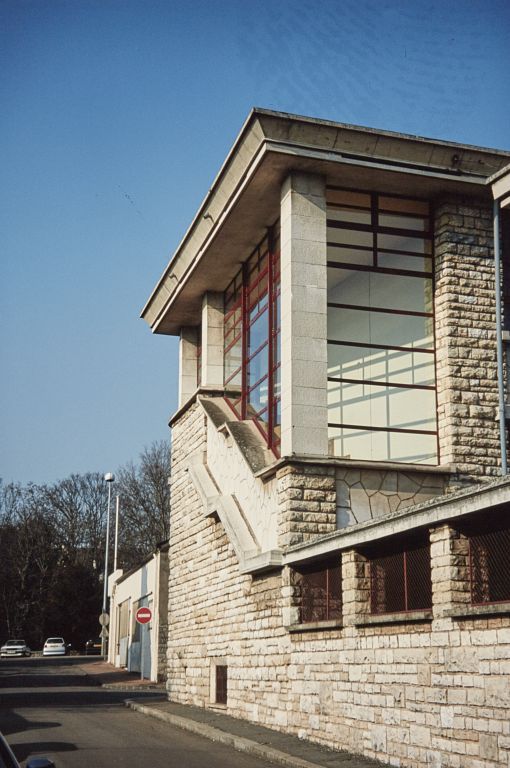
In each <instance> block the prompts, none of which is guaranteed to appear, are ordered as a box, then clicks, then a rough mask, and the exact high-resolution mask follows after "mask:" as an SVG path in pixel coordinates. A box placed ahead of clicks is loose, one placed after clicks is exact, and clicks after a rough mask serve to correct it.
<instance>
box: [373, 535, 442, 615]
mask: <svg viewBox="0 0 510 768" xmlns="http://www.w3.org/2000/svg"><path fill="white" fill-rule="evenodd" d="M369 562H370V607H371V612H372V613H373V614H384V613H402V612H408V611H409V612H410V611H419V610H427V609H429V608H431V606H432V583H431V578H430V544H429V542H428V538H425V537H423V538H422V539H414V540H407V541H404V540H400V541H397V542H392V543H389V544H387V545H386V546H385V547H384V548H381V549H380V550H379V551H378V552H376V551H374V552H373V553H372V554H371V555H370V556H369Z"/></svg>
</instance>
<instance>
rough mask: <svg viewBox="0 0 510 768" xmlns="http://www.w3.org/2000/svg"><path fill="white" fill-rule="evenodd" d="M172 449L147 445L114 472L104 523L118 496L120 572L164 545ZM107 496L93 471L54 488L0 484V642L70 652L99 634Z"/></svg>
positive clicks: (168, 514)
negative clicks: (62, 644) (55, 641)
mask: <svg viewBox="0 0 510 768" xmlns="http://www.w3.org/2000/svg"><path fill="white" fill-rule="evenodd" d="M169 475H170V449H169V445H168V443H167V442H158V443H153V444H152V445H151V446H150V447H149V448H146V449H145V450H144V451H143V453H142V454H141V455H140V459H139V463H138V464H136V465H135V464H128V465H126V466H124V467H121V468H120V469H119V470H118V471H117V472H116V473H115V482H114V483H113V485H112V504H111V517H110V554H109V569H108V570H109V572H110V573H111V572H112V570H113V534H114V527H115V526H114V520H115V496H116V495H119V496H120V524H119V542H118V567H119V568H122V569H123V570H124V572H126V571H127V570H129V569H130V568H133V567H135V566H136V565H137V564H138V563H139V562H140V561H141V560H143V558H144V557H145V556H146V555H148V554H150V552H152V551H153V550H154V549H155V547H156V546H157V544H158V543H159V542H161V541H163V540H165V539H167V538H168V533H169V519H170V490H169V486H168V478H169ZM107 499H108V489H107V484H106V482H105V480H104V476H103V475H102V474H99V473H97V472H94V473H92V472H89V473H87V474H84V475H71V476H70V477H68V478H66V479H65V480H60V481H58V482H56V483H54V484H52V485H35V484H33V483H29V484H28V485H20V484H18V483H9V484H1V485H0V553H1V554H0V642H2V643H3V642H4V641H5V640H7V639H9V638H18V637H19V638H24V639H25V640H26V641H27V643H28V645H29V646H30V647H31V648H32V649H39V648H41V647H42V644H43V642H44V640H45V639H46V637H50V636H52V635H57V636H62V637H64V639H65V641H66V643H71V644H72V646H73V648H75V649H76V650H82V649H83V646H84V644H85V642H86V641H87V640H88V639H90V638H96V637H98V635H99V632H100V626H99V623H98V617H99V614H100V612H101V606H102V600H103V573H104V557H105V544H106V517H107Z"/></svg>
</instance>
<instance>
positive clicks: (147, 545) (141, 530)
mask: <svg viewBox="0 0 510 768" xmlns="http://www.w3.org/2000/svg"><path fill="white" fill-rule="evenodd" d="M169 477H170V446H169V444H168V442H166V441H164V440H163V441H160V442H154V443H152V445H150V446H149V447H148V448H145V449H144V450H143V451H142V453H141V455H140V461H139V464H138V465H134V464H133V463H130V464H127V465H126V466H124V467H121V468H120V469H119V470H118V472H117V483H116V492H117V493H118V494H119V495H120V498H121V511H122V512H121V534H120V536H119V542H120V546H119V553H120V554H121V556H122V560H121V561H120V563H119V564H120V566H121V567H122V568H124V569H127V568H130V567H132V566H135V565H136V564H137V563H138V562H139V561H140V560H141V559H142V558H143V557H144V556H145V555H148V554H149V553H150V552H151V551H152V550H154V549H155V548H156V546H157V544H158V543H160V542H161V541H164V540H165V539H167V538H168V535H169V530H170V487H169V484H168V480H169Z"/></svg>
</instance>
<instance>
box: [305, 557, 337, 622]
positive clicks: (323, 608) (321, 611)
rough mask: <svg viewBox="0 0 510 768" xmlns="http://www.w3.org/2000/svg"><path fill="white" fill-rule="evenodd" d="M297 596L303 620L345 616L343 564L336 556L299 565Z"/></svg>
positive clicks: (312, 620)
mask: <svg viewBox="0 0 510 768" xmlns="http://www.w3.org/2000/svg"><path fill="white" fill-rule="evenodd" d="M293 581H294V599H295V602H296V604H297V605H298V606H299V620H300V622H301V623H302V624H308V623H313V622H317V621H329V620H332V619H341V618H342V568H341V559H340V555H338V557H337V558H336V559H334V560H329V561H319V562H314V563H308V564H305V565H300V566H296V568H295V570H294V574H293Z"/></svg>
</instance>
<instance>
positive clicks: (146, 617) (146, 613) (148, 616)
mask: <svg viewBox="0 0 510 768" xmlns="http://www.w3.org/2000/svg"><path fill="white" fill-rule="evenodd" d="M135 617H136V620H137V622H138V623H139V624H148V623H149V621H151V620H152V611H151V609H150V608H138V610H137V612H136V616H135Z"/></svg>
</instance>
